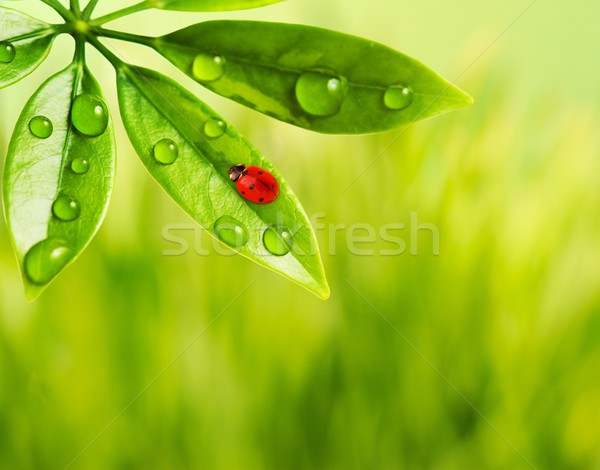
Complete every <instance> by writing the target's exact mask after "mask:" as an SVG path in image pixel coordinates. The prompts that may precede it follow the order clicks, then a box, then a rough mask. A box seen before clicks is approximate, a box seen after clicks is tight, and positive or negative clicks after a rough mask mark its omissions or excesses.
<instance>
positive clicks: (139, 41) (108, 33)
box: [96, 28, 157, 48]
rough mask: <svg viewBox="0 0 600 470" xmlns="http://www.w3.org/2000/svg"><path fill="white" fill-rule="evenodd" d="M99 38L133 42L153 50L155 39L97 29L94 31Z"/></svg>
mask: <svg viewBox="0 0 600 470" xmlns="http://www.w3.org/2000/svg"><path fill="white" fill-rule="evenodd" d="M96 32H97V33H98V35H99V36H103V37H106V38H111V39H119V40H121V41H128V42H134V43H136V44H142V45H143V46H148V47H152V48H154V47H155V46H156V40H157V38H153V37H150V36H140V35H138V34H130V33H125V32H122V31H113V30H112V29H104V28H98V29H97V30H96Z"/></svg>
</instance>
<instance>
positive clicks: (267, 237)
mask: <svg viewBox="0 0 600 470" xmlns="http://www.w3.org/2000/svg"><path fill="white" fill-rule="evenodd" d="M263 243H264V244H265V248H266V249H267V250H269V252H270V253H272V254H274V255H275V256H283V255H287V254H288V253H289V252H290V250H291V249H292V246H294V236H293V235H292V232H291V230H289V229H288V228H286V227H284V226H282V225H272V226H270V227H269V228H268V229H267V230H265V233H264V234H263Z"/></svg>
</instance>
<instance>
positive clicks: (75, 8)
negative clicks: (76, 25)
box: [69, 0, 81, 15]
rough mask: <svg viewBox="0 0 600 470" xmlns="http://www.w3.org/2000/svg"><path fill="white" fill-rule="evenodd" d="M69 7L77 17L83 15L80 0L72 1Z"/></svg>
mask: <svg viewBox="0 0 600 470" xmlns="http://www.w3.org/2000/svg"><path fill="white" fill-rule="evenodd" d="M69 5H70V7H71V11H72V12H73V13H74V14H76V15H77V14H79V13H81V7H80V6H79V0H70V1H69Z"/></svg>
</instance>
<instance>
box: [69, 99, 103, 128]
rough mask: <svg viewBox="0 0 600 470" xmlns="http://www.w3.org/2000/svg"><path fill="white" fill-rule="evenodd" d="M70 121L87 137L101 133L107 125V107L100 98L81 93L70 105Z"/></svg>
mask: <svg viewBox="0 0 600 470" xmlns="http://www.w3.org/2000/svg"><path fill="white" fill-rule="evenodd" d="M71 122H72V123H73V126H74V127H75V129H77V130H78V131H79V132H80V133H81V134H83V135H85V136H88V137H97V136H99V135H102V134H103V133H104V131H105V130H106V127H107V126H108V108H107V107H106V103H105V102H104V100H103V99H102V98H100V97H99V96H96V95H92V94H90V93H83V94H82V95H79V96H78V97H77V98H75V101H73V106H72V107H71Z"/></svg>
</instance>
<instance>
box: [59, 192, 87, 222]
mask: <svg viewBox="0 0 600 470" xmlns="http://www.w3.org/2000/svg"><path fill="white" fill-rule="evenodd" d="M52 213H53V214H54V217H56V218H57V219H60V220H62V221H64V222H70V221H72V220H75V219H77V218H78V217H79V214H81V208H80V207H79V203H78V202H77V201H76V200H75V199H73V198H72V197H70V196H64V195H63V196H59V197H58V198H56V200H55V201H54V203H53V204H52Z"/></svg>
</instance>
